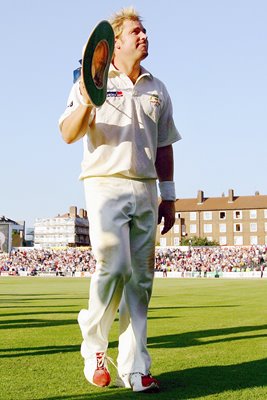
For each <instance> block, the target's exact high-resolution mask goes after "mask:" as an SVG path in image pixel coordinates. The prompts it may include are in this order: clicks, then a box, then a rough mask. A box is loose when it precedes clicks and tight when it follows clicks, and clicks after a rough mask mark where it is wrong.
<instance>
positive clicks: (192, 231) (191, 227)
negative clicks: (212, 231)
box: [189, 224, 197, 233]
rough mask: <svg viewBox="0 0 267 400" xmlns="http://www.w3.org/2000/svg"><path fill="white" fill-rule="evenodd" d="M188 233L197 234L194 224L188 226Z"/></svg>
mask: <svg viewBox="0 0 267 400" xmlns="http://www.w3.org/2000/svg"><path fill="white" fill-rule="evenodd" d="M189 231H190V233H197V226H196V224H190V228H189Z"/></svg>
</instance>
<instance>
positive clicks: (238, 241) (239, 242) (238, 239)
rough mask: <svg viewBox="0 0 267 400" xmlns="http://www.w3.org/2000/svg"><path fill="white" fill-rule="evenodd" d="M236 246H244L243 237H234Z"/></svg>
mask: <svg viewBox="0 0 267 400" xmlns="http://www.w3.org/2000/svg"><path fill="white" fill-rule="evenodd" d="M234 245H235V246H242V245H243V236H235V237H234Z"/></svg>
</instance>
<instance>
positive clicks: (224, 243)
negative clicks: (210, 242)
mask: <svg viewBox="0 0 267 400" xmlns="http://www.w3.org/2000/svg"><path fill="white" fill-rule="evenodd" d="M219 243H220V246H224V245H226V243H227V241H226V236H220V237H219Z"/></svg>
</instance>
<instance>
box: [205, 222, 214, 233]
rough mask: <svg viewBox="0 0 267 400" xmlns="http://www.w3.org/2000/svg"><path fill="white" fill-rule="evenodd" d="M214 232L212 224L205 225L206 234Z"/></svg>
mask: <svg viewBox="0 0 267 400" xmlns="http://www.w3.org/2000/svg"><path fill="white" fill-rule="evenodd" d="M211 232H212V224H204V233H211Z"/></svg>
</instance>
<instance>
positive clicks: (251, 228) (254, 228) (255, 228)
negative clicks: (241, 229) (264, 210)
mask: <svg viewBox="0 0 267 400" xmlns="http://www.w3.org/2000/svg"><path fill="white" fill-rule="evenodd" d="M257 230H258V229H257V222H252V223H251V224H250V232H257Z"/></svg>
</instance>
